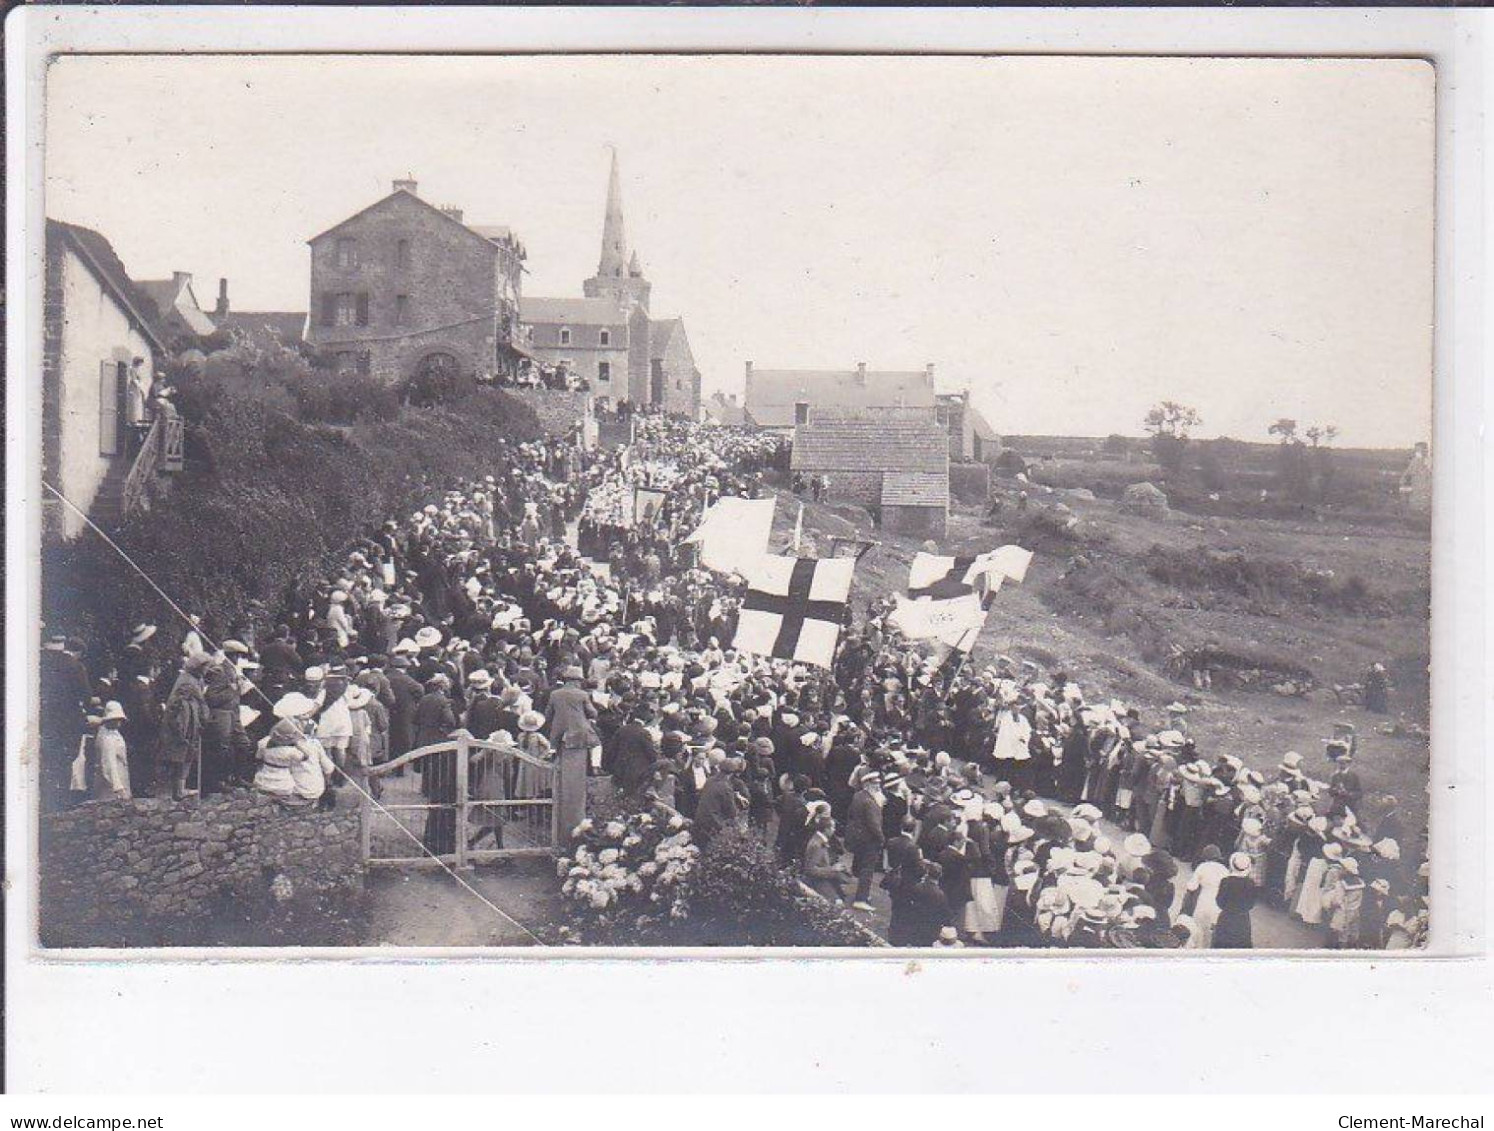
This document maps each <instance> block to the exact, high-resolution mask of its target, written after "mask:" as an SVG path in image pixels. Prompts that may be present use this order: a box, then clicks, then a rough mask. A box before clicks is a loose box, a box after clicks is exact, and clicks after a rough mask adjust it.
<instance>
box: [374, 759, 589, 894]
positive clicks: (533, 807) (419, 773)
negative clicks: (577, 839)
mask: <svg viewBox="0 0 1494 1131" xmlns="http://www.w3.org/2000/svg"><path fill="white" fill-rule="evenodd" d="M366 773H367V775H368V781H367V787H368V790H369V792H370V793H376V794H377V795H378V802H377V804H375V803H374V802H373V801H372V800H371V799H370V798H368V797H365V798H364V799H363V860H364V862H365V863H367V864H371V865H402V866H419V865H422V864H424V865H434V864H435V861H434V860H433V859H432V856H435V857H439V858H440V859H441V860H443V861H445V862H446V863H447V864H451V865H454V866H456V867H458V868H462V867H466V866H467V865H469V864H474V863H478V862H480V861H484V860H497V859H502V858H505V857H513V856H547V855H549V854H550V853H552V852H553V851H554V850H555V846H556V844H557V843H558V837H557V835H556V834H557V828H556V825H557V808H556V796H557V793H558V791H559V788H560V774H559V771H558V769H557V767H556V766H555V764H553V763H550V762H544V761H541V760H540V759H538V758H534V757H531V756H530V755H528V754H526V753H524V752H523V751H522V750H520V749H519V748H518V747H517V746H512V745H501V744H499V743H496V742H488V741H485V740H483V739H478V738H473V737H472V736H471V735H470V734H468V733H467V732H466V731H457V732H456V733H455V734H454V735H453V736H452V738H451V739H450V740H449V741H446V742H438V743H435V744H433V745H431V746H422V747H421V748H420V749H418V750H411V751H410V752H409V753H408V754H402V755H401V756H400V757H398V758H394V759H392V760H390V761H388V762H383V763H380V764H379V765H377V766H371V767H369V768H368V770H367V771H366Z"/></svg>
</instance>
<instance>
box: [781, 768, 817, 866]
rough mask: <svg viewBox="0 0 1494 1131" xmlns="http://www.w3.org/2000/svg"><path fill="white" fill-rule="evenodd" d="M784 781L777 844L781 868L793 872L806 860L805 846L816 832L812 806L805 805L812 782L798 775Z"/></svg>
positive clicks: (783, 778) (787, 776) (790, 775)
mask: <svg viewBox="0 0 1494 1131" xmlns="http://www.w3.org/2000/svg"><path fill="white" fill-rule="evenodd" d="M780 781H781V782H782V783H783V795H782V796H781V797H780V798H779V799H778V834H777V836H776V838H775V841H774V843H775V845H776V848H777V851H778V866H779V867H781V868H791V867H793V866H795V865H796V864H798V863H799V862H800V861H801V860H802V859H803V858H804V846H805V845H806V844H808V843H809V837H810V834H811V832H812V830H811V829H810V827H809V806H808V805H806V804H805V803H804V791H805V790H806V789H808V788H809V779H808V778H805V777H802V776H800V775H798V774H784V775H783V777H782V778H781V779H780Z"/></svg>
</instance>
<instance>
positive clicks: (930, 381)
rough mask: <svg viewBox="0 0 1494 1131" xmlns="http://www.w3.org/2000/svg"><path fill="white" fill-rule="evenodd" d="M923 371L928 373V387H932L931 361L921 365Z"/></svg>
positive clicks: (932, 372)
mask: <svg viewBox="0 0 1494 1131" xmlns="http://www.w3.org/2000/svg"><path fill="white" fill-rule="evenodd" d="M923 371H924V373H925V374H927V375H928V379H929V387H930V388H932V387H933V385H934V363H933V362H932V361H931V362H929V363H928V364H927V365H925V366H924V367H923Z"/></svg>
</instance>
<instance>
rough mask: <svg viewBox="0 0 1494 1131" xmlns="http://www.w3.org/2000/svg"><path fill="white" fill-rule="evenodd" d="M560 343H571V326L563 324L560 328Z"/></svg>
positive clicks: (565, 344) (566, 344)
mask: <svg viewBox="0 0 1494 1131" xmlns="http://www.w3.org/2000/svg"><path fill="white" fill-rule="evenodd" d="M560 344H561V345H563V346H568V345H570V344H571V328H570V327H569V326H562V327H561V328H560Z"/></svg>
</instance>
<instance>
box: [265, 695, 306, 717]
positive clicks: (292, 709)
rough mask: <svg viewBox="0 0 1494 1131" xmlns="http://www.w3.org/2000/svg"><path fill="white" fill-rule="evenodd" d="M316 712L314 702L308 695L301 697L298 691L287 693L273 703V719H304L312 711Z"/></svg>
mask: <svg viewBox="0 0 1494 1131" xmlns="http://www.w3.org/2000/svg"><path fill="white" fill-rule="evenodd" d="M314 710H316V700H315V699H312V698H311V697H310V696H308V695H302V694H301V693H300V692H299V691H289V692H286V694H284V695H282V696H281V697H280V698H279V699H277V700H276V701H275V707H274V712H275V717H276V718H277V719H304V718H305V717H306V716H307V715H309V714H311V712H312V711H314Z"/></svg>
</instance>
